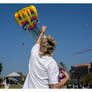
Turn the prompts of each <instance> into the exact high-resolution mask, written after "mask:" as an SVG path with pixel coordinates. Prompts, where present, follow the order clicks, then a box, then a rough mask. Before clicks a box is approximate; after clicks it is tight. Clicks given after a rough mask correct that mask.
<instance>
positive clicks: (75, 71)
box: [70, 62, 92, 79]
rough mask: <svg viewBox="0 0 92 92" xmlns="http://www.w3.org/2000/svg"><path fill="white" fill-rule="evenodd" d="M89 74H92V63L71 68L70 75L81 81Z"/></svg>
mask: <svg viewBox="0 0 92 92" xmlns="http://www.w3.org/2000/svg"><path fill="white" fill-rule="evenodd" d="M88 72H92V62H91V63H84V64H80V65H74V66H71V70H70V75H71V76H72V78H73V79H81V78H83V77H84V76H85V75H86V74H87V73H88Z"/></svg>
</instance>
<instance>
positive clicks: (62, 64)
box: [59, 61, 67, 71]
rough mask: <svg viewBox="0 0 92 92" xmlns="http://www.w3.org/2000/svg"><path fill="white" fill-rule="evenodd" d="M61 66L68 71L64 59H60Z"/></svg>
mask: <svg viewBox="0 0 92 92" xmlns="http://www.w3.org/2000/svg"><path fill="white" fill-rule="evenodd" d="M59 67H62V68H64V69H65V70H66V71H67V67H66V65H65V64H64V63H63V62H62V61H60V63H59Z"/></svg>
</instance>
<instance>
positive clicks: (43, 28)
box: [36, 26, 47, 45]
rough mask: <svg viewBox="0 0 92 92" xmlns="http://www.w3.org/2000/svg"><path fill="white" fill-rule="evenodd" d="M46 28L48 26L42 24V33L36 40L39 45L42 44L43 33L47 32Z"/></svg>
mask: <svg viewBox="0 0 92 92" xmlns="http://www.w3.org/2000/svg"><path fill="white" fill-rule="evenodd" d="M46 28H47V27H46V26H42V30H41V33H40V35H39V37H38V39H37V41H36V43H37V44H39V45H40V39H41V38H42V36H43V33H44V32H45V30H46Z"/></svg>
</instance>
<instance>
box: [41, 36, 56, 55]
mask: <svg viewBox="0 0 92 92" xmlns="http://www.w3.org/2000/svg"><path fill="white" fill-rule="evenodd" d="M55 48H56V41H55V40H54V38H53V37H52V36H51V35H43V37H42V38H41V40H40V53H39V55H40V56H53V52H54V50H55Z"/></svg>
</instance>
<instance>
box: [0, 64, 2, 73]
mask: <svg viewBox="0 0 92 92" xmlns="http://www.w3.org/2000/svg"><path fill="white" fill-rule="evenodd" d="M1 72H2V63H0V74H1Z"/></svg>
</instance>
